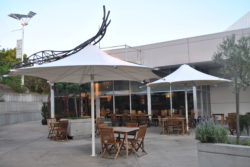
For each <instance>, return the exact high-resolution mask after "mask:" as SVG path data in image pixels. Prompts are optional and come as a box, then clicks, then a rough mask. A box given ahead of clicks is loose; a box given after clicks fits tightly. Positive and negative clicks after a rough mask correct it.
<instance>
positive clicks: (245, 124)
mask: <svg viewBox="0 0 250 167" xmlns="http://www.w3.org/2000/svg"><path fill="white" fill-rule="evenodd" d="M249 126H250V115H248V114H246V115H240V132H243V130H244V129H246V131H247V135H249Z"/></svg>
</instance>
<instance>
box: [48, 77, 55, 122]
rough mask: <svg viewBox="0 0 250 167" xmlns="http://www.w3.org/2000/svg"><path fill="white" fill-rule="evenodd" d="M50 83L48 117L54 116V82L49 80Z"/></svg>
mask: <svg viewBox="0 0 250 167" xmlns="http://www.w3.org/2000/svg"><path fill="white" fill-rule="evenodd" d="M49 85H50V117H51V118H55V92H54V83H53V82H49Z"/></svg>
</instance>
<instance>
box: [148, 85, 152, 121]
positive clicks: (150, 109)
mask: <svg viewBox="0 0 250 167" xmlns="http://www.w3.org/2000/svg"><path fill="white" fill-rule="evenodd" d="M150 92H151V90H150V87H149V86H147V100H148V115H149V119H150V120H152V108H151V107H152V106H151V93H150Z"/></svg>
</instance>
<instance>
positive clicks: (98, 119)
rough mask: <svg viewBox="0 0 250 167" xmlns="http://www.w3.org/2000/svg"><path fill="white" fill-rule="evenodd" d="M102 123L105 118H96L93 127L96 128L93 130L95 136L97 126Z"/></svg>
mask: <svg viewBox="0 0 250 167" xmlns="http://www.w3.org/2000/svg"><path fill="white" fill-rule="evenodd" d="M104 121H105V118H104V117H97V118H96V121H95V122H96V124H95V126H96V128H95V133H96V134H97V133H98V129H99V125H100V124H104Z"/></svg>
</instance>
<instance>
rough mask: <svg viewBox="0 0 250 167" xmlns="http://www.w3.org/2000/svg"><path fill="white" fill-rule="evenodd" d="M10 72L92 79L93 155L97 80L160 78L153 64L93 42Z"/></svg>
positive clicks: (78, 80)
mask: <svg viewBox="0 0 250 167" xmlns="http://www.w3.org/2000/svg"><path fill="white" fill-rule="evenodd" d="M10 75H29V76H35V77H40V78H44V79H46V80H48V81H50V82H51V83H54V82H71V83H86V82H91V119H92V156H95V125H94V124H95V123H94V81H107V80H132V81H142V80H145V79H150V78H158V76H156V75H155V74H154V73H153V72H152V70H151V69H150V68H149V67H146V66H142V65H138V64H134V63H129V62H126V61H123V60H120V59H117V58H115V57H112V56H110V55H108V54H106V53H104V52H103V51H101V50H100V49H99V48H97V47H96V46H93V45H88V46H86V47H85V48H83V49H82V50H80V51H79V52H77V53H75V54H72V55H70V56H68V57H65V58H63V59H60V60H58V61H54V62H50V63H46V64H41V65H34V66H32V67H24V68H19V69H14V70H11V72H10Z"/></svg>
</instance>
